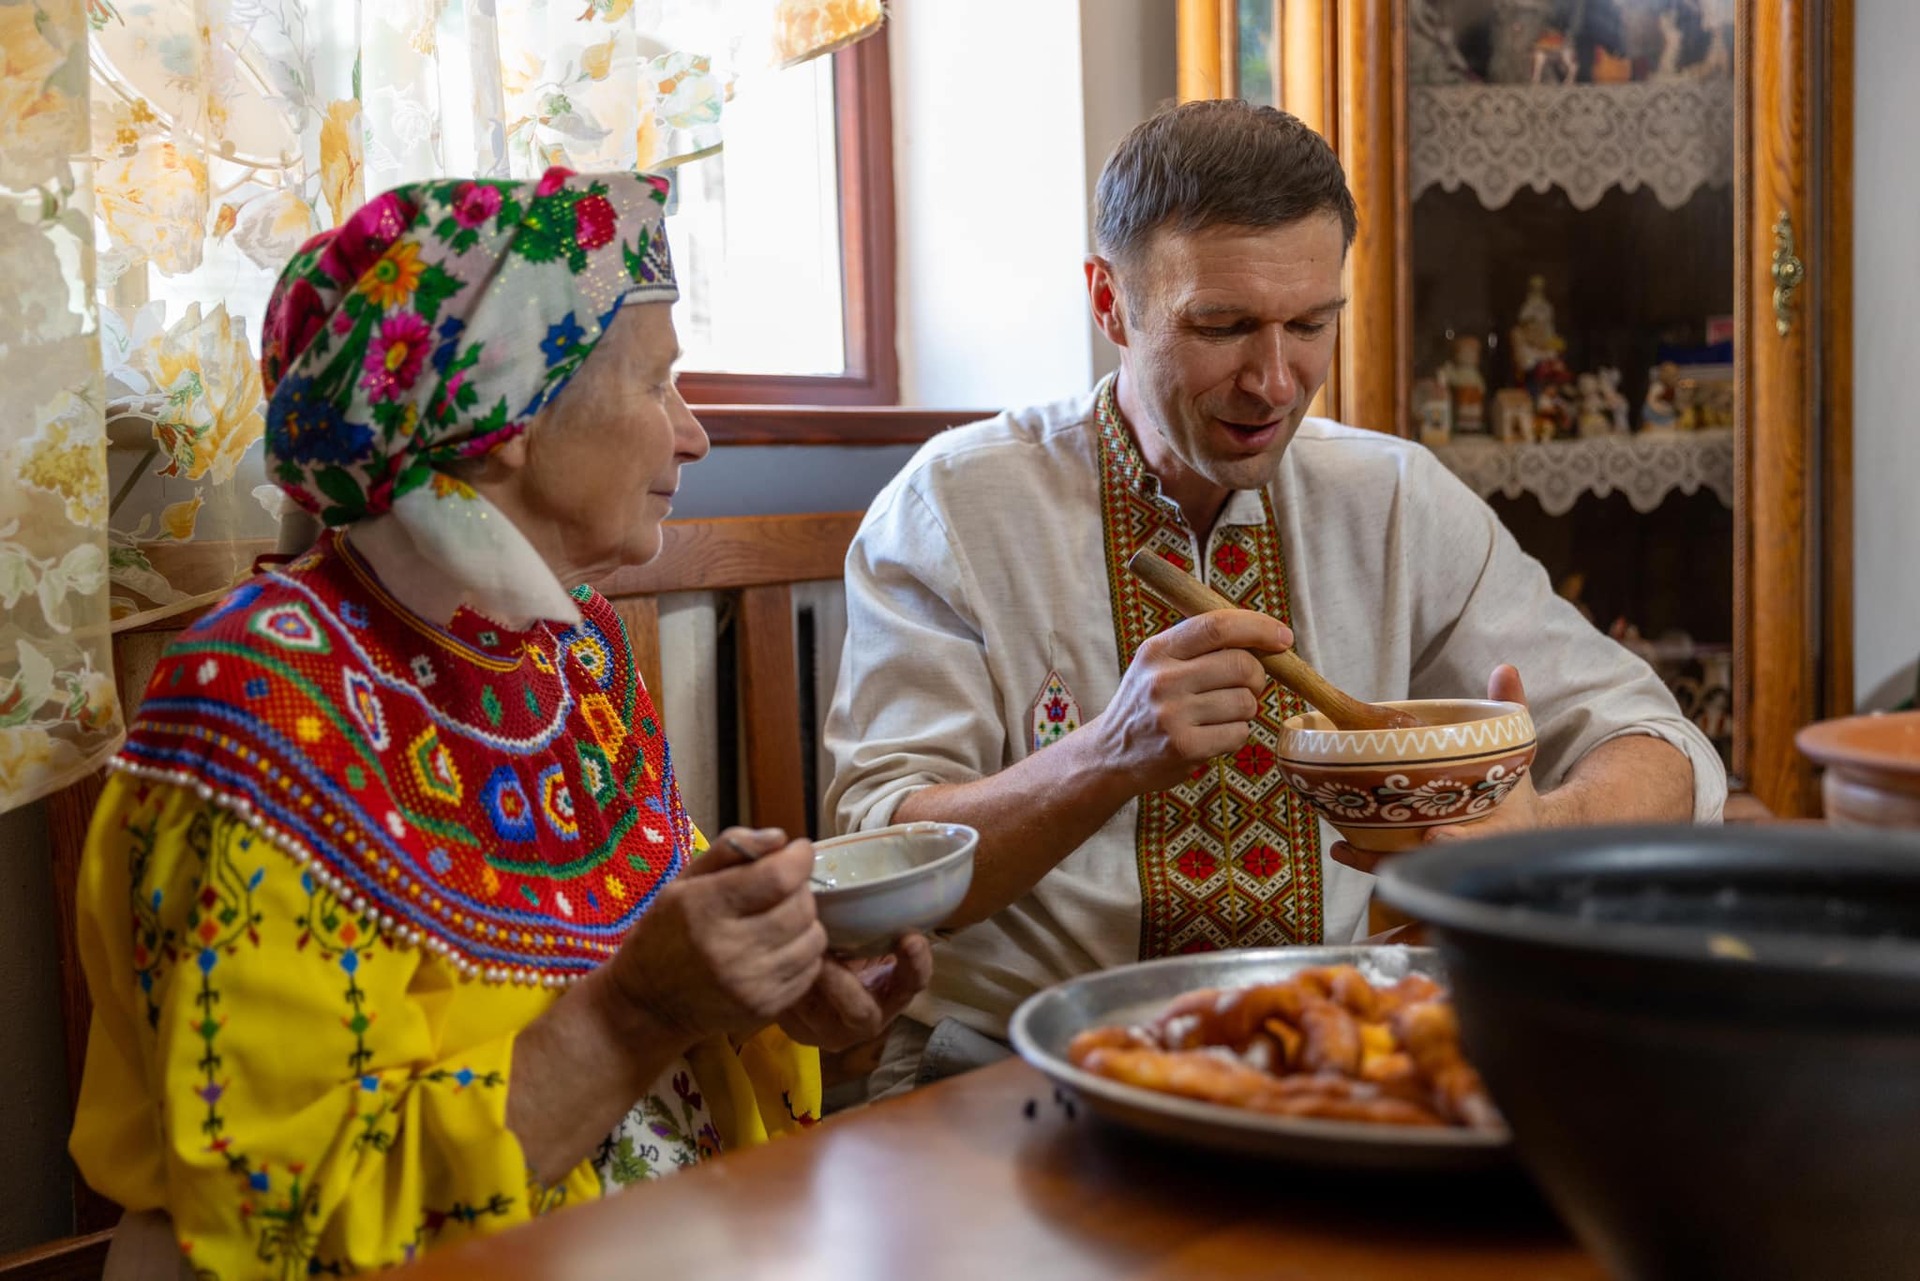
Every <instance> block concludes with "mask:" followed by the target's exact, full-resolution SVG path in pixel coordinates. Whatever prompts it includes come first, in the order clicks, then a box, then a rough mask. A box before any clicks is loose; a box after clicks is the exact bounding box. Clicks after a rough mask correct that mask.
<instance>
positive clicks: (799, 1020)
mask: <svg viewBox="0 0 1920 1281" xmlns="http://www.w3.org/2000/svg"><path fill="white" fill-rule="evenodd" d="M932 978H933V948H932V946H931V945H930V944H929V943H928V942H927V940H926V938H925V937H924V936H922V935H919V934H908V935H905V936H903V937H902V938H901V939H900V940H899V941H897V942H896V943H895V944H894V946H893V951H892V952H890V953H889V954H887V955H886V956H875V957H863V958H859V959H848V960H841V959H839V958H837V957H832V956H829V957H828V958H827V960H826V963H825V964H824V965H823V966H822V967H821V969H820V976H819V977H818V978H817V979H815V980H814V982H813V986H812V987H811V988H809V989H808V990H807V994H806V995H805V996H803V997H801V998H800V1001H799V1003H798V1004H796V1005H795V1006H793V1007H792V1008H791V1009H789V1010H787V1011H786V1012H785V1013H783V1014H782V1015H781V1016H780V1030H781V1031H783V1032H785V1033H786V1034H787V1035H788V1036H790V1037H792V1038H793V1039H794V1040H796V1041H798V1042H800V1043H801V1044H802V1045H812V1046H817V1047H818V1048H820V1049H823V1050H828V1051H833V1050H844V1049H847V1048H848V1047H850V1046H855V1045H859V1044H860V1043H861V1042H862V1041H870V1040H872V1039H873V1038H874V1037H876V1036H879V1035H880V1034H881V1033H882V1032H884V1031H886V1029H887V1025H888V1024H889V1023H892V1022H893V1020H894V1019H895V1018H896V1017H898V1016H899V1014H900V1011H902V1010H904V1009H906V1008H907V1002H909V1001H911V1000H913V998H914V997H915V996H918V995H919V994H920V992H921V991H922V990H924V989H925V988H926V986H927V983H928V981H929V980H931V979H932Z"/></svg>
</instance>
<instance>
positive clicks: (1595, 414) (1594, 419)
mask: <svg viewBox="0 0 1920 1281" xmlns="http://www.w3.org/2000/svg"><path fill="white" fill-rule="evenodd" d="M1575 385H1576V386H1577V387H1578V388H1579V389H1580V415H1579V419H1578V423H1577V425H1578V428H1579V432H1580V435H1582V436H1611V435H1612V434H1613V415H1612V414H1610V413H1609V412H1607V398H1606V396H1605V394H1604V393H1603V392H1602V391H1601V390H1600V379H1599V378H1598V377H1596V376H1595V375H1593V374H1581V375H1580V377H1579V378H1578V379H1577V380H1576V381H1575Z"/></svg>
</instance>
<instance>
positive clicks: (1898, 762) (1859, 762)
mask: <svg viewBox="0 0 1920 1281" xmlns="http://www.w3.org/2000/svg"><path fill="white" fill-rule="evenodd" d="M1795 741H1796V742H1797V743H1798V744H1799V746H1800V750H1801V752H1802V753H1804V754H1805V755H1806V757H1807V759H1809V760H1811V761H1812V762H1813V763H1814V764H1816V765H1824V766H1826V767H1827V773H1826V777H1825V778H1824V779H1823V780H1822V781H1821V784H1820V795H1821V799H1822V800H1823V801H1824V802H1825V805H1826V811H1827V821H1828V822H1829V823H1831V824H1833V825H1834V826H1835V827H1920V712H1876V713H1872V714H1869V715H1866V716H1847V717H1842V718H1841V719H1839V720H1833V721H1820V722H1818V723H1816V724H1813V725H1809V726H1807V727H1806V728H1805V729H1803V730H1801V731H1800V733H1799V736H1798V737H1797V738H1796V740H1795Z"/></svg>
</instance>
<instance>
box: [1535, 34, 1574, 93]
mask: <svg viewBox="0 0 1920 1281" xmlns="http://www.w3.org/2000/svg"><path fill="white" fill-rule="evenodd" d="M1573 77H1574V68H1573V44H1572V42H1571V41H1569V40H1568V39H1567V33H1566V32H1564V31H1558V30H1555V29H1554V28H1552V27H1548V28H1547V29H1546V30H1545V31H1544V32H1542V33H1541V34H1540V38H1539V39H1538V40H1536V41H1534V44H1533V83H1534V84H1537V85H1569V84H1572V83H1573Z"/></svg>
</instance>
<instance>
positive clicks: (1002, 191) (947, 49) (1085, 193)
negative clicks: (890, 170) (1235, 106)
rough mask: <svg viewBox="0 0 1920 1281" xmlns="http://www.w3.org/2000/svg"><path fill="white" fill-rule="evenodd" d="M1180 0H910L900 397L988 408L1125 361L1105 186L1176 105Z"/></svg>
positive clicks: (897, 175) (900, 126) (900, 21)
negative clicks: (1154, 114)
mask: <svg viewBox="0 0 1920 1281" xmlns="http://www.w3.org/2000/svg"><path fill="white" fill-rule="evenodd" d="M1173 21H1174V0H967V3H964V4H961V3H953V2H952V0H909V2H908V3H903V4H900V5H897V6H896V7H895V8H894V11H893V17H892V20H891V21H890V23H889V24H888V29H889V38H890V39H891V41H892V44H891V52H892V55H893V98H894V105H893V111H894V115H893V129H894V185H895V190H896V192H897V197H898V200H899V213H898V219H897V225H898V228H899V238H900V257H899V280H900V299H899V301H900V359H901V396H902V400H903V402H904V403H906V404H910V405H934V406H940V407H944V408H988V409H997V408H1003V407H1006V406H1013V405H1023V404H1032V403H1037V402H1041V401H1047V400H1053V399H1055V398H1058V397H1060V396H1066V395H1071V394H1073V393H1075V392H1078V391H1083V390H1085V389H1086V388H1087V387H1088V386H1090V385H1091V384H1092V382H1093V381H1094V379H1095V378H1096V377H1097V376H1098V374H1099V373H1101V372H1104V371H1105V369H1107V368H1111V359H1110V357H1109V355H1108V354H1107V353H1106V352H1105V351H1103V350H1102V348H1103V347H1104V342H1102V341H1100V340H1098V339H1097V338H1096V335H1095V334H1094V332H1093V329H1092V326H1091V324H1090V322H1089V320H1088V318H1087V306H1086V296H1085V293H1084V291H1083V286H1082V284H1081V262H1082V260H1083V259H1084V258H1085V256H1086V252H1087V244H1088V238H1087V203H1088V198H1089V196H1090V195H1091V192H1092V187H1093V177H1094V175H1095V174H1097V173H1098V171H1099V167H1100V164H1101V162H1102V161H1103V160H1105V159H1106V155H1107V152H1108V151H1109V150H1110V149H1111V148H1112V146H1113V144H1114V143H1115V142H1116V141H1118V140H1119V138H1120V135H1121V134H1123V133H1124V132H1126V130H1127V129H1129V128H1131V127H1132V126H1133V125H1134V124H1135V123H1137V122H1138V121H1139V120H1141V119H1142V118H1144V117H1145V116H1146V115H1147V114H1148V113H1149V112H1151V111H1152V110H1153V109H1154V107H1155V106H1157V105H1158V104H1159V103H1160V102H1161V101H1162V100H1164V99H1167V98H1170V97H1172V96H1173V90H1174V52H1173V30H1174V26H1173Z"/></svg>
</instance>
